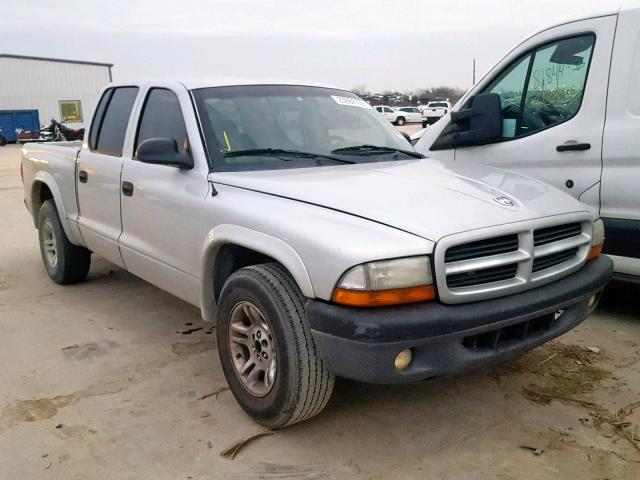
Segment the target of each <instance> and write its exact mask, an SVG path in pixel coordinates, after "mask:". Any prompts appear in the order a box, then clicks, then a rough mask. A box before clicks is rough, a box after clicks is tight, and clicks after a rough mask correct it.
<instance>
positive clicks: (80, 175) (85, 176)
mask: <svg viewBox="0 0 640 480" xmlns="http://www.w3.org/2000/svg"><path fill="white" fill-rule="evenodd" d="M78 180H80V182H81V183H87V180H89V175H88V174H87V171H86V170H80V172H79V173H78Z"/></svg>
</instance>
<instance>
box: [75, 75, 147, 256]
mask: <svg viewBox="0 0 640 480" xmlns="http://www.w3.org/2000/svg"><path fill="white" fill-rule="evenodd" d="M137 95H138V87H116V88H110V89H108V90H106V91H105V92H104V94H103V95H102V98H101V99H100V102H99V103H98V107H97V108H96V112H95V114H94V117H93V120H92V123H91V130H90V132H89V142H88V143H89V145H88V148H86V149H84V150H82V151H81V153H80V155H79V157H78V167H77V169H76V172H77V179H76V181H77V186H78V189H77V191H78V205H79V212H80V213H79V216H78V224H79V227H80V232H81V234H82V238H83V239H84V242H85V244H86V246H87V248H88V249H89V250H91V251H92V252H95V253H97V254H98V255H100V256H102V257H104V258H106V259H107V260H110V261H111V262H113V263H115V264H117V265H120V266H121V267H124V264H123V262H122V257H121V255H120V250H119V248H118V237H119V236H120V232H121V231H122V225H121V223H120V172H121V169H122V162H123V159H124V156H125V153H124V145H125V140H126V136H127V131H128V130H129V129H128V125H129V122H130V117H131V111H132V110H133V106H134V103H135V101H136V98H137Z"/></svg>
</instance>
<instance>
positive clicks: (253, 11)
mask: <svg viewBox="0 0 640 480" xmlns="http://www.w3.org/2000/svg"><path fill="white" fill-rule="evenodd" d="M622 3H624V4H629V3H630V4H637V3H638V1H637V0H535V1H531V0H529V1H524V2H516V1H513V0H468V1H458V0H447V1H435V0H402V1H390V0H368V1H366V0H339V1H329V0H325V1H309V0H289V1H285V0H209V1H207V0H180V1H178V2H176V1H175V0H171V1H168V0H126V1H122V0H106V1H105V0H103V1H100V2H94V1H93V0H63V1H62V2H45V1H42V0H19V1H10V0H0V53H10V54H22V55H36V56H44V57H56V58H71V59H77V60H89V61H99V62H107V63H113V64H114V69H113V74H114V80H116V81H126V80H132V79H141V78H162V79H166V78H177V79H180V78H206V77H215V76H223V75H224V76H226V75H233V76H234V75H241V76H247V75H248V76H257V77H260V76H266V77H279V78H292V79H300V80H308V81H314V82H322V83H327V84H331V85H335V86H338V87H343V88H352V87H354V86H356V85H365V86H366V87H367V89H368V90H370V91H372V92H374V91H375V92H381V91H383V90H398V91H407V90H414V89H417V88H426V87H435V86H440V85H447V86H452V87H461V88H464V89H466V88H468V87H470V86H471V83H472V59H473V58H474V57H475V58H476V69H477V76H478V78H479V77H480V76H481V75H482V73H483V72H485V71H486V70H488V69H489V68H491V66H492V65H493V64H494V63H495V62H497V61H498V60H499V59H500V58H501V57H502V56H503V55H504V54H505V53H506V52H507V51H509V50H510V49H511V48H512V47H514V46H515V44H516V43H518V42H520V41H521V40H523V39H524V38H525V37H526V36H528V35H530V34H531V33H534V32H536V31H538V30H540V29H542V28H544V27H546V26H549V25H552V24H556V23H559V22H561V21H563V20H567V19H572V18H576V17H581V16H586V15H589V14H593V13H601V12H605V11H610V10H615V9H617V8H618V7H619V6H620V4H622ZM0 74H1V72H0Z"/></svg>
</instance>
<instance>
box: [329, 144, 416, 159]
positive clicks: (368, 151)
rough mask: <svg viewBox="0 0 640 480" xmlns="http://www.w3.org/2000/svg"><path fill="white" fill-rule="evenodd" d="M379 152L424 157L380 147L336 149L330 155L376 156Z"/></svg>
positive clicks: (359, 146) (396, 149) (362, 146)
mask: <svg viewBox="0 0 640 480" xmlns="http://www.w3.org/2000/svg"><path fill="white" fill-rule="evenodd" d="M380 152H385V153H386V152H398V153H404V154H405V155H409V156H410V157H414V158H424V155H422V154H421V153H418V152H415V151H414V152H412V151H411V150H402V149H401V148H394V147H384V146H380V145H354V146H352V147H343V148H336V149H335V150H332V151H331V153H335V154H346V155H349V154H353V155H377V154H378V153H380Z"/></svg>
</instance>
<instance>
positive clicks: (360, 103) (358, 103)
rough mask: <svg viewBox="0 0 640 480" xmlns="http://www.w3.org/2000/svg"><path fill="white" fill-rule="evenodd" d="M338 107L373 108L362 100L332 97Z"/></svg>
mask: <svg viewBox="0 0 640 480" xmlns="http://www.w3.org/2000/svg"><path fill="white" fill-rule="evenodd" d="M331 98H333V99H334V100H335V101H336V103H337V104H338V105H348V106H350V107H360V108H371V105H369V104H368V103H367V102H365V101H364V100H362V99H360V98H349V97H340V96H338V95H331Z"/></svg>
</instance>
